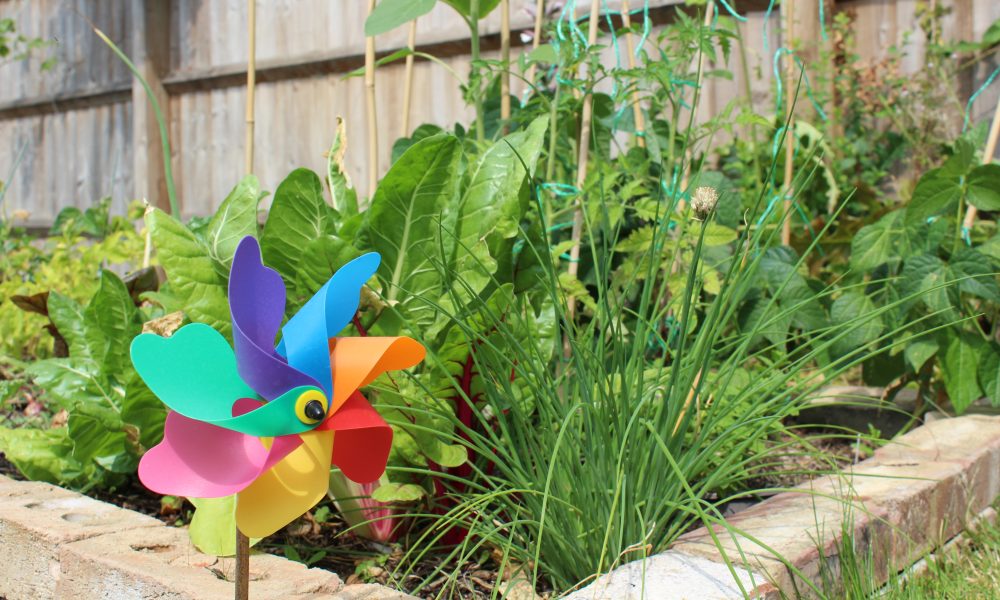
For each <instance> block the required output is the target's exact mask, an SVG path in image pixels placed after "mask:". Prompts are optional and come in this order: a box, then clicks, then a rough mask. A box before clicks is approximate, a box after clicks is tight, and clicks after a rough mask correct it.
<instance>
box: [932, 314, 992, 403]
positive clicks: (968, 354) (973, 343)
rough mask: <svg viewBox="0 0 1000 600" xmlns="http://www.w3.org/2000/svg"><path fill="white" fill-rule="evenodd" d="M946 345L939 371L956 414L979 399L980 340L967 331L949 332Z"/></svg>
mask: <svg viewBox="0 0 1000 600" xmlns="http://www.w3.org/2000/svg"><path fill="white" fill-rule="evenodd" d="M949 338H950V339H949V341H948V347H947V349H946V350H945V354H944V360H943V361H942V362H941V373H942V374H943V375H944V385H945V389H946V390H947V392H948V398H949V399H950V400H951V405H952V406H953V407H954V408H955V412H956V413H957V414H962V413H964V412H965V409H966V408H968V407H969V406H970V405H972V403H973V402H975V401H976V400H978V399H979V397H980V389H979V382H978V377H977V371H978V363H979V355H980V349H981V348H982V340H981V339H980V338H978V337H976V336H974V335H972V334H969V333H964V332H963V333H956V332H953V331H952V332H949Z"/></svg>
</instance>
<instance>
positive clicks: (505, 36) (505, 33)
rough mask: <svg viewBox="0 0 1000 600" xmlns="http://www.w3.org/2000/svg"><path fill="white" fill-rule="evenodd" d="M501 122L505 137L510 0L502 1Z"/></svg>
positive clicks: (507, 113)
mask: <svg viewBox="0 0 1000 600" xmlns="http://www.w3.org/2000/svg"><path fill="white" fill-rule="evenodd" d="M500 64H501V65H502V68H503V70H502V71H500V121H501V122H502V123H503V125H502V126H501V131H502V132H503V134H504V135H506V134H507V132H508V131H510V0H500Z"/></svg>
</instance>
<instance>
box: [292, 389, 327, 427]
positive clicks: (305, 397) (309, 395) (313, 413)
mask: <svg viewBox="0 0 1000 600" xmlns="http://www.w3.org/2000/svg"><path fill="white" fill-rule="evenodd" d="M316 403H319V406H320V407H322V409H323V410H322V416H319V415H318V411H317V408H316V407H317V405H316ZM329 408H330V405H329V403H328V402H327V399H326V396H324V395H323V392H321V391H319V390H306V391H304V392H302V393H301V394H299V397H298V398H297V399H296V400H295V416H296V417H297V418H298V419H299V420H300V421H302V422H303V423H305V424H306V425H315V424H316V423H319V422H320V421H322V420H323V419H324V418H325V417H326V411H327V410H329Z"/></svg>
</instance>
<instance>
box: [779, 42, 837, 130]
mask: <svg viewBox="0 0 1000 600" xmlns="http://www.w3.org/2000/svg"><path fill="white" fill-rule="evenodd" d="M782 54H787V55H789V56H791V57H792V60H794V61H795V64H796V65H798V67H799V69H800V70H801V71H802V80H803V82H804V83H805V84H806V97H807V98H809V102H810V103H811V104H812V105H813V108H815V109H816V113H817V114H818V115H819V118H820V119H822V120H824V121H826V120H827V117H826V112H824V111H823V107H822V106H820V105H819V102H817V101H816V97H815V96H813V93H812V85H810V84H809V75H808V74H807V73H806V70H805V65H804V64H802V59H800V58H799V57H798V56H796V55H795V53H794V52H792V51H791V50H789V49H788V48H785V47H781V48H778V49H777V50H775V52H774V79H775V81H777V82H778V92H777V95H778V97H777V109H776V111H775V112H776V113H777V114H781V101H782V96H783V93H782V90H783V89H784V84H783V83H782V82H781V72H780V69H779V65H780V62H781V55H782ZM789 85H790V83H789Z"/></svg>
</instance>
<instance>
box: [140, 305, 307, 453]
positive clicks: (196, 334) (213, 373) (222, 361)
mask: <svg viewBox="0 0 1000 600" xmlns="http://www.w3.org/2000/svg"><path fill="white" fill-rule="evenodd" d="M132 363H133V364H134V365H135V369H136V371H137V372H138V373H139V376H140V377H142V380H143V381H145V382H146V385H148V386H149V389H150V390H152V392H153V393H154V394H156V396H157V397H158V398H159V399H160V400H161V401H162V402H163V403H164V404H166V405H167V406H168V407H169V408H170V410H173V411H175V412H178V413H180V414H182V415H184V416H185V417H188V418H189V419H195V420H198V421H203V422H205V423H211V424H212V425H216V426H218V427H223V428H225V429H230V430H232V431H239V432H240V433H245V434H247V435H253V436H258V437H274V436H279V435H289V434H293V433H302V432H305V431H308V430H310V429H313V428H314V427H315V426H316V424H306V423H304V422H302V421H300V420H299V419H298V417H296V413H295V402H296V400H297V399H298V397H299V395H300V394H302V393H303V392H305V391H307V390H310V389H317V388H313V387H311V386H301V387H296V388H293V389H291V390H289V391H287V392H285V393H284V394H282V395H281V396H279V397H277V398H275V399H274V400H272V401H270V402H267V403H266V404H263V405H260V406H259V408H254V409H253V410H250V411H249V412H246V413H244V414H241V415H239V416H236V417H234V416H233V404H234V403H235V402H236V401H237V400H239V399H241V398H249V399H252V400H256V399H258V398H259V396H258V395H257V394H256V393H254V391H253V390H252V389H251V388H250V386H248V385H247V384H246V383H244V382H243V380H242V379H241V378H240V376H239V373H238V372H237V370H236V356H235V354H234V353H233V349H232V347H230V345H229V342H227V341H226V338H224V337H222V334H220V333H219V332H218V331H216V330H215V329H213V328H211V327H209V326H208V325H204V324H202V323H192V324H190V325H185V326H184V327H182V328H180V329H179V330H177V332H176V333H174V335H173V336H171V337H169V338H165V337H160V336H158V335H154V334H150V333H144V334H142V335H140V336H138V337H136V338H135V340H133V341H132ZM246 406H252V405H249V404H248V405H246Z"/></svg>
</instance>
